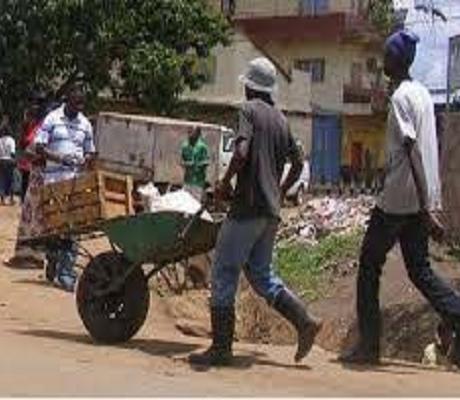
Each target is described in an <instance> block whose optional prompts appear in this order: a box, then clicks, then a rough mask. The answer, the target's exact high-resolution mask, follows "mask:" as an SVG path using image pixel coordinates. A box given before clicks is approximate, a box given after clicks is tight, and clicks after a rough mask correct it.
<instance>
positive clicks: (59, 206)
mask: <svg viewBox="0 0 460 400" xmlns="http://www.w3.org/2000/svg"><path fill="white" fill-rule="evenodd" d="M97 203H99V193H98V192H90V193H84V192H82V193H78V194H76V195H72V196H71V199H63V200H62V202H61V203H59V202H58V201H51V202H46V203H42V204H41V205H40V207H41V209H42V210H43V214H45V215H49V214H57V213H66V212H69V211H72V210H75V209H79V208H81V207H85V206H89V205H93V204H97Z"/></svg>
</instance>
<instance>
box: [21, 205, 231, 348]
mask: <svg viewBox="0 0 460 400" xmlns="http://www.w3.org/2000/svg"><path fill="white" fill-rule="evenodd" d="M204 210H205V206H203V207H201V208H200V210H199V211H198V212H197V213H196V214H194V215H190V214H184V213H181V212H174V211H160V212H155V213H143V214H137V215H133V216H121V217H117V218H112V219H108V220H104V221H102V222H100V223H99V224H98V226H97V229H96V227H94V231H91V230H90V231H85V232H72V233H70V232H69V236H71V237H72V238H74V239H75V238H76V239H77V242H78V247H79V251H80V253H81V254H84V255H86V256H87V257H88V258H89V262H88V263H87V265H86V266H85V267H84V268H83V272H82V274H81V276H80V278H79V280H78V284H77V287H76V302H77V308H78V313H79V315H80V318H81V320H82V322H83V324H84V326H85V328H86V329H87V330H88V332H89V334H90V335H91V337H92V338H93V339H94V340H95V341H97V342H100V343H106V344H114V343H121V342H126V341H128V340H129V339H130V338H131V337H132V336H134V335H135V334H136V333H137V331H138V330H139V329H140V328H141V327H142V325H143V324H144V322H145V319H146V317H147V313H148V309H149V305H150V290H149V286H148V282H149V280H150V279H151V278H152V277H154V276H155V275H156V274H158V273H160V271H162V270H163V269H164V268H166V267H167V266H168V265H170V264H172V263H177V262H180V261H183V260H187V259H188V258H190V257H193V256H197V255H200V254H204V253H208V252H209V251H211V250H212V249H213V248H214V245H215V242H216V238H217V234H218V231H219V228H220V222H221V221H222V215H219V214H216V215H214V221H213V222H210V221H207V220H205V219H203V218H201V215H202V214H203V212H204ZM94 237H106V238H107V239H108V241H109V243H110V244H111V248H112V249H111V251H107V252H104V253H100V254H97V255H95V256H94V255H92V254H91V253H90V252H88V251H87V250H86V249H85V248H84V247H83V246H82V245H81V241H82V240H84V239H85V238H94ZM61 238H62V237H57V236H56V237H55V236H49V237H40V238H37V239H34V240H30V241H27V242H26V244H28V245H30V246H33V247H38V248H48V249H49V248H52V247H53V245H54V246H56V244H57V243H58V239H61ZM148 266H153V267H150V268H148Z"/></svg>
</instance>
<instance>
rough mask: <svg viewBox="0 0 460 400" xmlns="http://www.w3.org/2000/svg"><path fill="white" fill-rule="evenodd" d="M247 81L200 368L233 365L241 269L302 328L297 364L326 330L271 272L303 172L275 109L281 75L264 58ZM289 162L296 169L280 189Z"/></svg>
mask: <svg viewBox="0 0 460 400" xmlns="http://www.w3.org/2000/svg"><path fill="white" fill-rule="evenodd" d="M241 80H242V82H243V83H244V85H245V90H246V98H247V102H246V103H245V104H244V105H243V106H242V109H241V111H240V117H239V130H238V134H237V137H236V139H235V151H234V154H233V157H232V160H231V162H230V166H229V168H228V170H227V172H226V174H225V176H224V178H223V180H222V181H221V182H220V183H219V184H218V186H217V188H216V195H217V197H218V198H223V197H227V196H230V194H231V192H232V187H231V183H230V182H231V180H232V178H233V177H234V176H235V175H237V184H236V189H235V192H234V196H233V201H232V206H231V212H230V214H229V216H228V218H227V220H226V221H225V222H224V224H223V226H222V228H221V230H220V233H219V238H218V240H217V246H216V249H215V258H214V263H213V269H212V293H211V325H212V344H211V347H210V348H209V349H208V350H207V351H205V352H204V353H202V354H192V355H191V356H190V362H192V363H196V364H204V365H227V364H229V363H231V361H232V342H233V335H234V329H235V296H236V291H237V287H238V280H239V276H240V270H241V267H242V266H244V272H245V275H246V277H247V279H248V281H249V282H250V284H251V286H252V287H253V288H254V290H255V291H256V293H257V294H258V295H260V296H262V297H264V298H265V299H266V301H267V303H268V304H269V305H270V306H272V307H274V309H275V310H277V311H278V312H279V313H280V314H281V315H282V316H283V317H284V318H286V319H287V320H288V321H289V322H290V323H291V324H293V325H294V327H295V328H296V330H297V334H298V348H297V353H296V355H295V360H296V361H300V360H302V359H303V358H304V357H305V356H306V355H307V354H308V352H309V351H310V349H311V347H312V345H313V342H314V338H315V336H316V334H317V333H318V331H319V328H320V324H319V323H318V322H317V321H315V319H313V318H312V317H311V316H310V315H308V313H307V311H306V310H305V308H304V305H303V303H302V301H301V300H300V299H299V298H298V297H296V296H295V295H294V294H293V293H292V292H291V291H289V290H288V289H287V288H286V286H285V285H284V284H283V282H282V281H281V280H280V278H279V277H278V276H276V275H275V273H274V272H273V269H272V257H273V247H274V243H275V237H276V232H277V230H278V224H279V220H280V208H281V202H282V199H283V198H284V196H285V194H286V192H287V191H288V189H289V188H290V187H291V186H292V185H293V184H294V183H295V182H296V181H297V179H298V177H299V175H300V173H301V171H302V160H301V158H300V156H299V151H298V148H297V146H296V143H295V141H294V139H293V137H292V135H291V133H290V129H289V125H288V122H287V120H286V118H285V116H284V115H283V114H282V113H281V112H280V111H279V110H278V109H277V108H276V107H275V104H274V102H273V98H272V93H273V91H274V89H275V87H276V69H275V67H274V66H273V64H272V63H271V62H270V61H269V60H267V59H266V58H258V59H255V60H253V61H252V62H251V63H250V64H249V68H248V71H247V73H246V75H245V76H243V77H242V78H241ZM287 160H289V161H290V162H291V165H292V167H291V169H290V171H289V173H288V176H287V177H286V180H285V181H284V183H283V184H282V185H281V182H280V181H281V176H282V174H283V169H284V165H285V163H286V161H287Z"/></svg>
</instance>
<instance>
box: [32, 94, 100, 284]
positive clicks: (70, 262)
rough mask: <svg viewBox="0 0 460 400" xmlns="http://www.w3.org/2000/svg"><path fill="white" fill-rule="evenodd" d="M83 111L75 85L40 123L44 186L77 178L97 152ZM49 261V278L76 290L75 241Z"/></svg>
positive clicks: (62, 243) (53, 252)
mask: <svg viewBox="0 0 460 400" xmlns="http://www.w3.org/2000/svg"><path fill="white" fill-rule="evenodd" d="M83 108H84V94H83V89H82V88H81V87H80V86H74V87H72V88H71V89H70V90H69V92H68V97H67V101H66V102H65V103H64V105H62V106H61V107H59V108H57V109H56V110H54V111H52V112H51V113H50V114H48V116H47V117H46V118H45V120H44V121H43V123H42V124H41V126H40V128H39V131H38V134H37V136H36V138H35V140H34V143H35V146H36V149H37V153H38V154H40V155H42V156H43V157H44V158H45V159H46V167H45V169H44V183H45V184H47V183H53V182H59V181H63V180H67V179H72V178H74V177H76V176H77V175H78V174H79V173H80V172H81V171H82V170H83V169H84V168H85V166H86V165H88V164H89V162H90V160H91V157H92V156H93V154H94V153H95V147H94V140H93V129H92V126H91V123H90V122H89V120H88V119H87V118H86V117H85V116H84V115H83ZM47 258H48V262H47V270H46V277H47V279H48V280H50V281H53V280H54V278H57V282H58V284H59V285H60V286H61V287H62V288H64V289H65V290H67V291H73V290H74V287H75V283H76V278H77V275H76V273H75V270H74V264H75V261H76V258H77V249H76V244H75V242H74V241H73V240H72V239H66V240H61V241H59V243H56V244H55V246H54V248H53V249H50V251H49V254H48V256H47Z"/></svg>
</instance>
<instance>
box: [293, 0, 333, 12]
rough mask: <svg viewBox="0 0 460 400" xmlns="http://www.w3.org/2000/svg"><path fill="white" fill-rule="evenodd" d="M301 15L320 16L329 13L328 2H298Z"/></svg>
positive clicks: (324, 0)
mask: <svg viewBox="0 0 460 400" xmlns="http://www.w3.org/2000/svg"><path fill="white" fill-rule="evenodd" d="M299 11H300V14H301V15H321V14H326V13H327V12H328V11H329V0H299Z"/></svg>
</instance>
